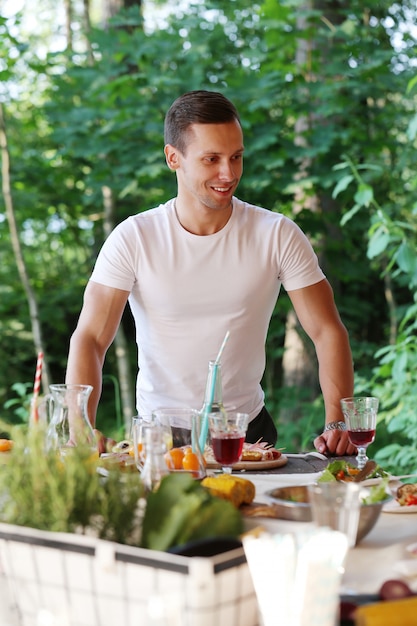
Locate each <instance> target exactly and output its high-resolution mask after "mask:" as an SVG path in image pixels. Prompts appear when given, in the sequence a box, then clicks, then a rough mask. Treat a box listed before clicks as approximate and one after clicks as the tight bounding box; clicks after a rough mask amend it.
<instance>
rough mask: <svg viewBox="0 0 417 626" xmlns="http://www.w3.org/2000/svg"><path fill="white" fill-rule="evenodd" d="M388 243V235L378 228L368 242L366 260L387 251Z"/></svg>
mask: <svg viewBox="0 0 417 626" xmlns="http://www.w3.org/2000/svg"><path fill="white" fill-rule="evenodd" d="M389 242H390V235H389V233H388V232H387V231H386V230H385V229H383V228H379V229H378V230H376V231H375V232H374V234H373V235H372V237H371V239H370V240H369V244H368V252H367V254H368V258H369V259H374V258H375V257H377V256H378V255H379V254H381V252H384V251H385V250H386V249H387V246H388V244H389Z"/></svg>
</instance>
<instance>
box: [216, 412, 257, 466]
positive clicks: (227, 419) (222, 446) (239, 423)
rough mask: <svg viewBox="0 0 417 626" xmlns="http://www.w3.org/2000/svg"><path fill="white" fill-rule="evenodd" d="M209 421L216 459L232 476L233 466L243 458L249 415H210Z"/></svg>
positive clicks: (232, 413) (231, 413)
mask: <svg viewBox="0 0 417 626" xmlns="http://www.w3.org/2000/svg"><path fill="white" fill-rule="evenodd" d="M208 420H209V430H210V438H211V445H212V448H213V455H214V458H215V459H216V461H217V463H219V464H220V465H221V466H222V470H223V472H224V473H225V474H231V473H232V466H233V465H234V464H235V463H237V462H238V461H240V457H241V456H242V450H243V443H244V441H245V437H246V431H247V429H248V423H249V415H248V414H247V413H237V412H229V413H226V414H224V413H223V414H221V413H210V415H209V417H208Z"/></svg>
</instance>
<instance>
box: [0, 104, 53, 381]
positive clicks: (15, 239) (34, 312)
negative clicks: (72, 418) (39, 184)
mask: <svg viewBox="0 0 417 626" xmlns="http://www.w3.org/2000/svg"><path fill="white" fill-rule="evenodd" d="M0 150H1V158H2V171H1V176H2V191H3V197H4V205H5V208H6V217H7V222H8V224H9V229H10V240H11V243H12V248H13V253H14V257H15V261H16V265H17V269H18V272H19V276H20V280H21V282H22V285H23V289H24V291H25V294H26V298H27V301H28V306H29V314H30V321H31V326H32V335H33V340H34V344H35V353H39V352H43V354H44V363H43V368H42V386H43V389H44V391H45V390H47V389H48V387H49V383H50V375H49V367H48V359H47V357H46V350H45V345H44V341H43V337H42V328H41V323H40V320H39V308H38V303H37V301H36V296H35V293H34V291H33V289H32V285H31V282H30V279H29V275H28V271H27V267H26V264H25V259H24V256H23V251H22V247H21V244H20V239H19V232H18V227H17V222H16V217H15V213H14V207H13V198H12V192H11V181H10V179H11V176H10V155H9V148H8V143H7V132H6V121H5V116H4V110H3V105H2V103H1V102H0ZM34 363H36V359H35V361H34Z"/></svg>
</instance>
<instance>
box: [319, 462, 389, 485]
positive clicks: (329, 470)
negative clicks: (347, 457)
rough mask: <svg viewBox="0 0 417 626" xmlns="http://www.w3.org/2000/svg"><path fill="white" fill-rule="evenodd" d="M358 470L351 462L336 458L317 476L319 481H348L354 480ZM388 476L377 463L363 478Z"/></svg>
mask: <svg viewBox="0 0 417 626" xmlns="http://www.w3.org/2000/svg"><path fill="white" fill-rule="evenodd" d="M359 471H360V470H359V469H358V468H357V467H356V466H355V465H353V464H352V463H349V462H348V461H343V460H341V459H337V460H335V461H331V462H330V463H329V464H328V466H327V467H326V468H325V469H324V471H323V473H322V475H321V476H320V478H319V482H328V481H331V480H343V481H346V482H349V481H352V480H354V478H355V476H356V475H357V474H358V473H359ZM388 476H389V474H388V472H386V471H385V470H383V469H382V467H381V466H380V465H377V466H376V468H374V469H373V470H372V471H371V473H370V474H369V475H368V476H366V477H365V478H366V479H369V478H388ZM365 478H364V479H365Z"/></svg>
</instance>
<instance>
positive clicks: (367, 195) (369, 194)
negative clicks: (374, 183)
mask: <svg viewBox="0 0 417 626" xmlns="http://www.w3.org/2000/svg"><path fill="white" fill-rule="evenodd" d="M354 198H355V202H357V204H359V205H360V206H366V207H368V206H369V205H370V204H371V202H372V201H373V199H374V190H373V189H372V187H371V186H370V185H366V184H365V183H361V184H360V185H359V187H358V190H357V192H356V193H355V195H354Z"/></svg>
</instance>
